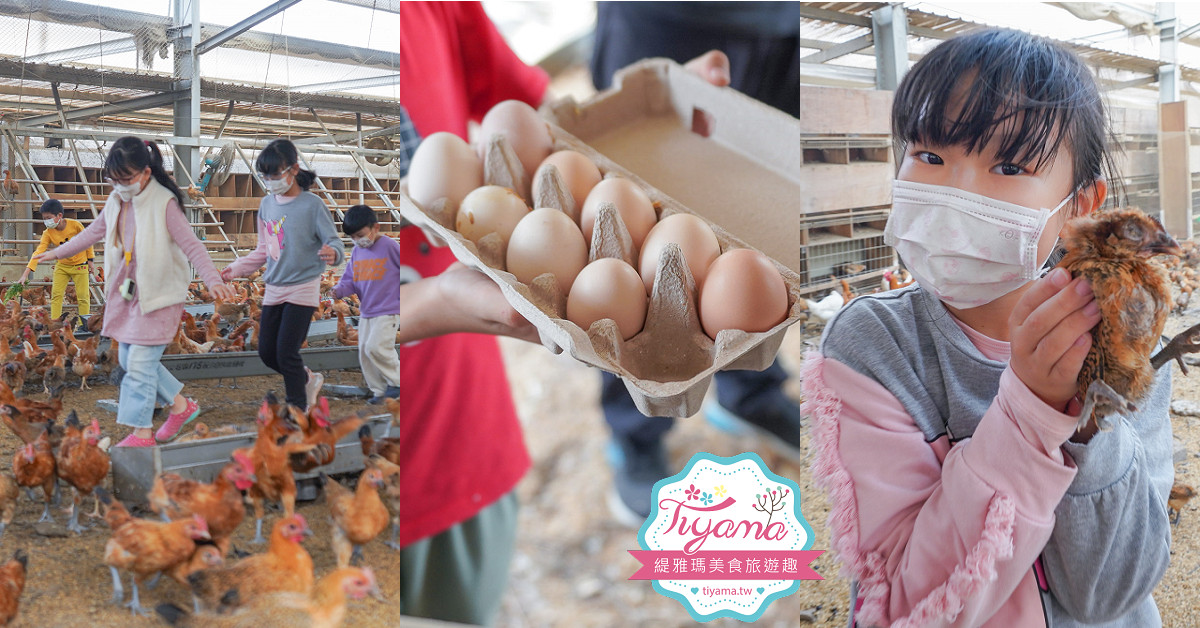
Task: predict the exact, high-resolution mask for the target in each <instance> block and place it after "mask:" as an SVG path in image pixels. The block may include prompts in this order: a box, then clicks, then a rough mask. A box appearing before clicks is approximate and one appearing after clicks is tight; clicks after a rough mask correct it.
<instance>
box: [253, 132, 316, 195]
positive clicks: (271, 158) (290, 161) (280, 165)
mask: <svg viewBox="0 0 1200 628" xmlns="http://www.w3.org/2000/svg"><path fill="white" fill-rule="evenodd" d="M298 163H300V156H299V154H298V153H297V152H296V145H295V144H293V143H292V141H291V140H288V139H284V138H279V139H277V140H271V143H270V144H267V145H266V147H264V148H263V149H262V152H260V153H259V154H258V159H255V160H254V168H255V169H256V170H258V171H259V172H260V173H262V174H275V173H277V172H279V171H280V170H283V169H285V168H291V167H292V166H294V165H296V164H298ZM316 180H317V173H315V172H313V171H312V170H305V169H304V168H301V169H300V171H299V172H297V173H296V183H297V184H299V185H300V188H301V189H302V190H304V191H306V192H307V191H308V188H310V187H312V184H313V183H314V182H316Z"/></svg>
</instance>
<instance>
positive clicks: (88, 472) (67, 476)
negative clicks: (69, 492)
mask: <svg viewBox="0 0 1200 628" xmlns="http://www.w3.org/2000/svg"><path fill="white" fill-rule="evenodd" d="M64 425H65V427H66V429H65V430H64V433H63V439H62V444H60V445H59V446H58V449H57V452H58V453H57V455H56V456H55V464H56V468H57V473H58V477H60V478H62V479H63V480H65V481H66V482H67V484H70V485H71V488H72V489H73V492H74V501H73V502H72V505H71V520H70V522H68V523H67V529H68V530H70V531H72V532H76V533H79V534H82V533H83V530H84V528H83V526H80V525H79V510H80V506H82V504H83V496H84V495H93V496H94V494H95V493H94V491H95V489H96V487H97V486H100V485H101V484H104V480H105V479H106V478H108V469H109V459H108V454H107V453H105V452H103V451H100V447H99V446H98V445H99V443H100V421H98V420H96V419H92V424H91V425H89V426H88V427H87V428H86V429H84V428H83V427H82V426H81V425H80V423H79V417H78V416H76V414H75V411H74V410H72V411H71V413H70V414H68V415H67V420H66V423H65V424H64ZM89 516H91V517H94V518H99V517H100V500H99V499H96V506H95V508H94V509H93V510H92V512H91V514H90V515H89Z"/></svg>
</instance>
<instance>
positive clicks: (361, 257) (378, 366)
mask: <svg viewBox="0 0 1200 628" xmlns="http://www.w3.org/2000/svg"><path fill="white" fill-rule="evenodd" d="M342 231H343V232H345V234H346V235H348V236H350V238H351V239H352V240H354V252H352V253H351V254H350V262H349V263H348V264H346V272H344V273H342V279H341V281H339V282H338V285H337V286H335V287H334V289H333V296H334V297H336V298H339V299H341V298H344V297H348V296H350V295H352V294H357V295H358V298H359V302H360V307H359V319H358V361H359V363H360V364H362V372H363V378H364V379H366V380H367V388H370V389H371V393H372V395H374V396H372V397H371V399H370V400H369V401H368V403H372V404H380V403H383V400H384V399H386V398H388V397H391V398H392V399H396V398H399V397H400V356H399V355H398V354H397V353H396V330H397V328H398V327H399V325H400V283H401V281H400V243H398V242H396V241H395V240H393V239H391V238H389V237H386V236H384V237H381V236H380V234H379V220H378V219H377V218H376V217H375V212H374V211H373V210H372V209H371V208H370V207H367V206H366V205H355V206H353V207H351V208H350V209H349V210H348V211H347V212H346V217H345V219H343V221H342Z"/></svg>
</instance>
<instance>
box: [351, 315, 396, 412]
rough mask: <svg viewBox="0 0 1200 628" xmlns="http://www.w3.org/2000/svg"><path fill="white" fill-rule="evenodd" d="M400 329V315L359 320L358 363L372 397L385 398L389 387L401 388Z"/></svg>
mask: <svg viewBox="0 0 1200 628" xmlns="http://www.w3.org/2000/svg"><path fill="white" fill-rule="evenodd" d="M399 327H400V315H399V314H393V315H391V316H376V317H374V318H367V317H365V316H364V317H362V318H359V319H358V361H359V362H360V363H362V372H363V379H365V380H367V388H370V389H371V393H372V394H375V395H382V394H383V393H384V391H385V389H386V388H387V387H388V386H395V387H397V388H399V387H400V355H399V354H398V353H396V330H397V329H398V328H399Z"/></svg>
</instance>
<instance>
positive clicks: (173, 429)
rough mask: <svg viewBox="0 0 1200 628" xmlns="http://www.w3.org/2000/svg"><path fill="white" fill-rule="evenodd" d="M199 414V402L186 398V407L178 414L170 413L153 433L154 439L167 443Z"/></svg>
mask: <svg viewBox="0 0 1200 628" xmlns="http://www.w3.org/2000/svg"><path fill="white" fill-rule="evenodd" d="M199 414H200V404H198V403H196V400H195V399H188V400H187V407H186V408H184V409H183V412H180V413H179V414H174V413H172V414H171V415H170V416H168V417H167V422H166V423H163V426H162V427H160V428H158V431H157V432H155V433H154V439H155V440H157V441H158V442H160V443H169V442H171V441H173V440H175V437H177V436H179V431H180V430H182V429H183V427H184V426H185V425H187V424H188V423H191V422H192V419H195V418H196V417H197V416H198V415H199Z"/></svg>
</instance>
